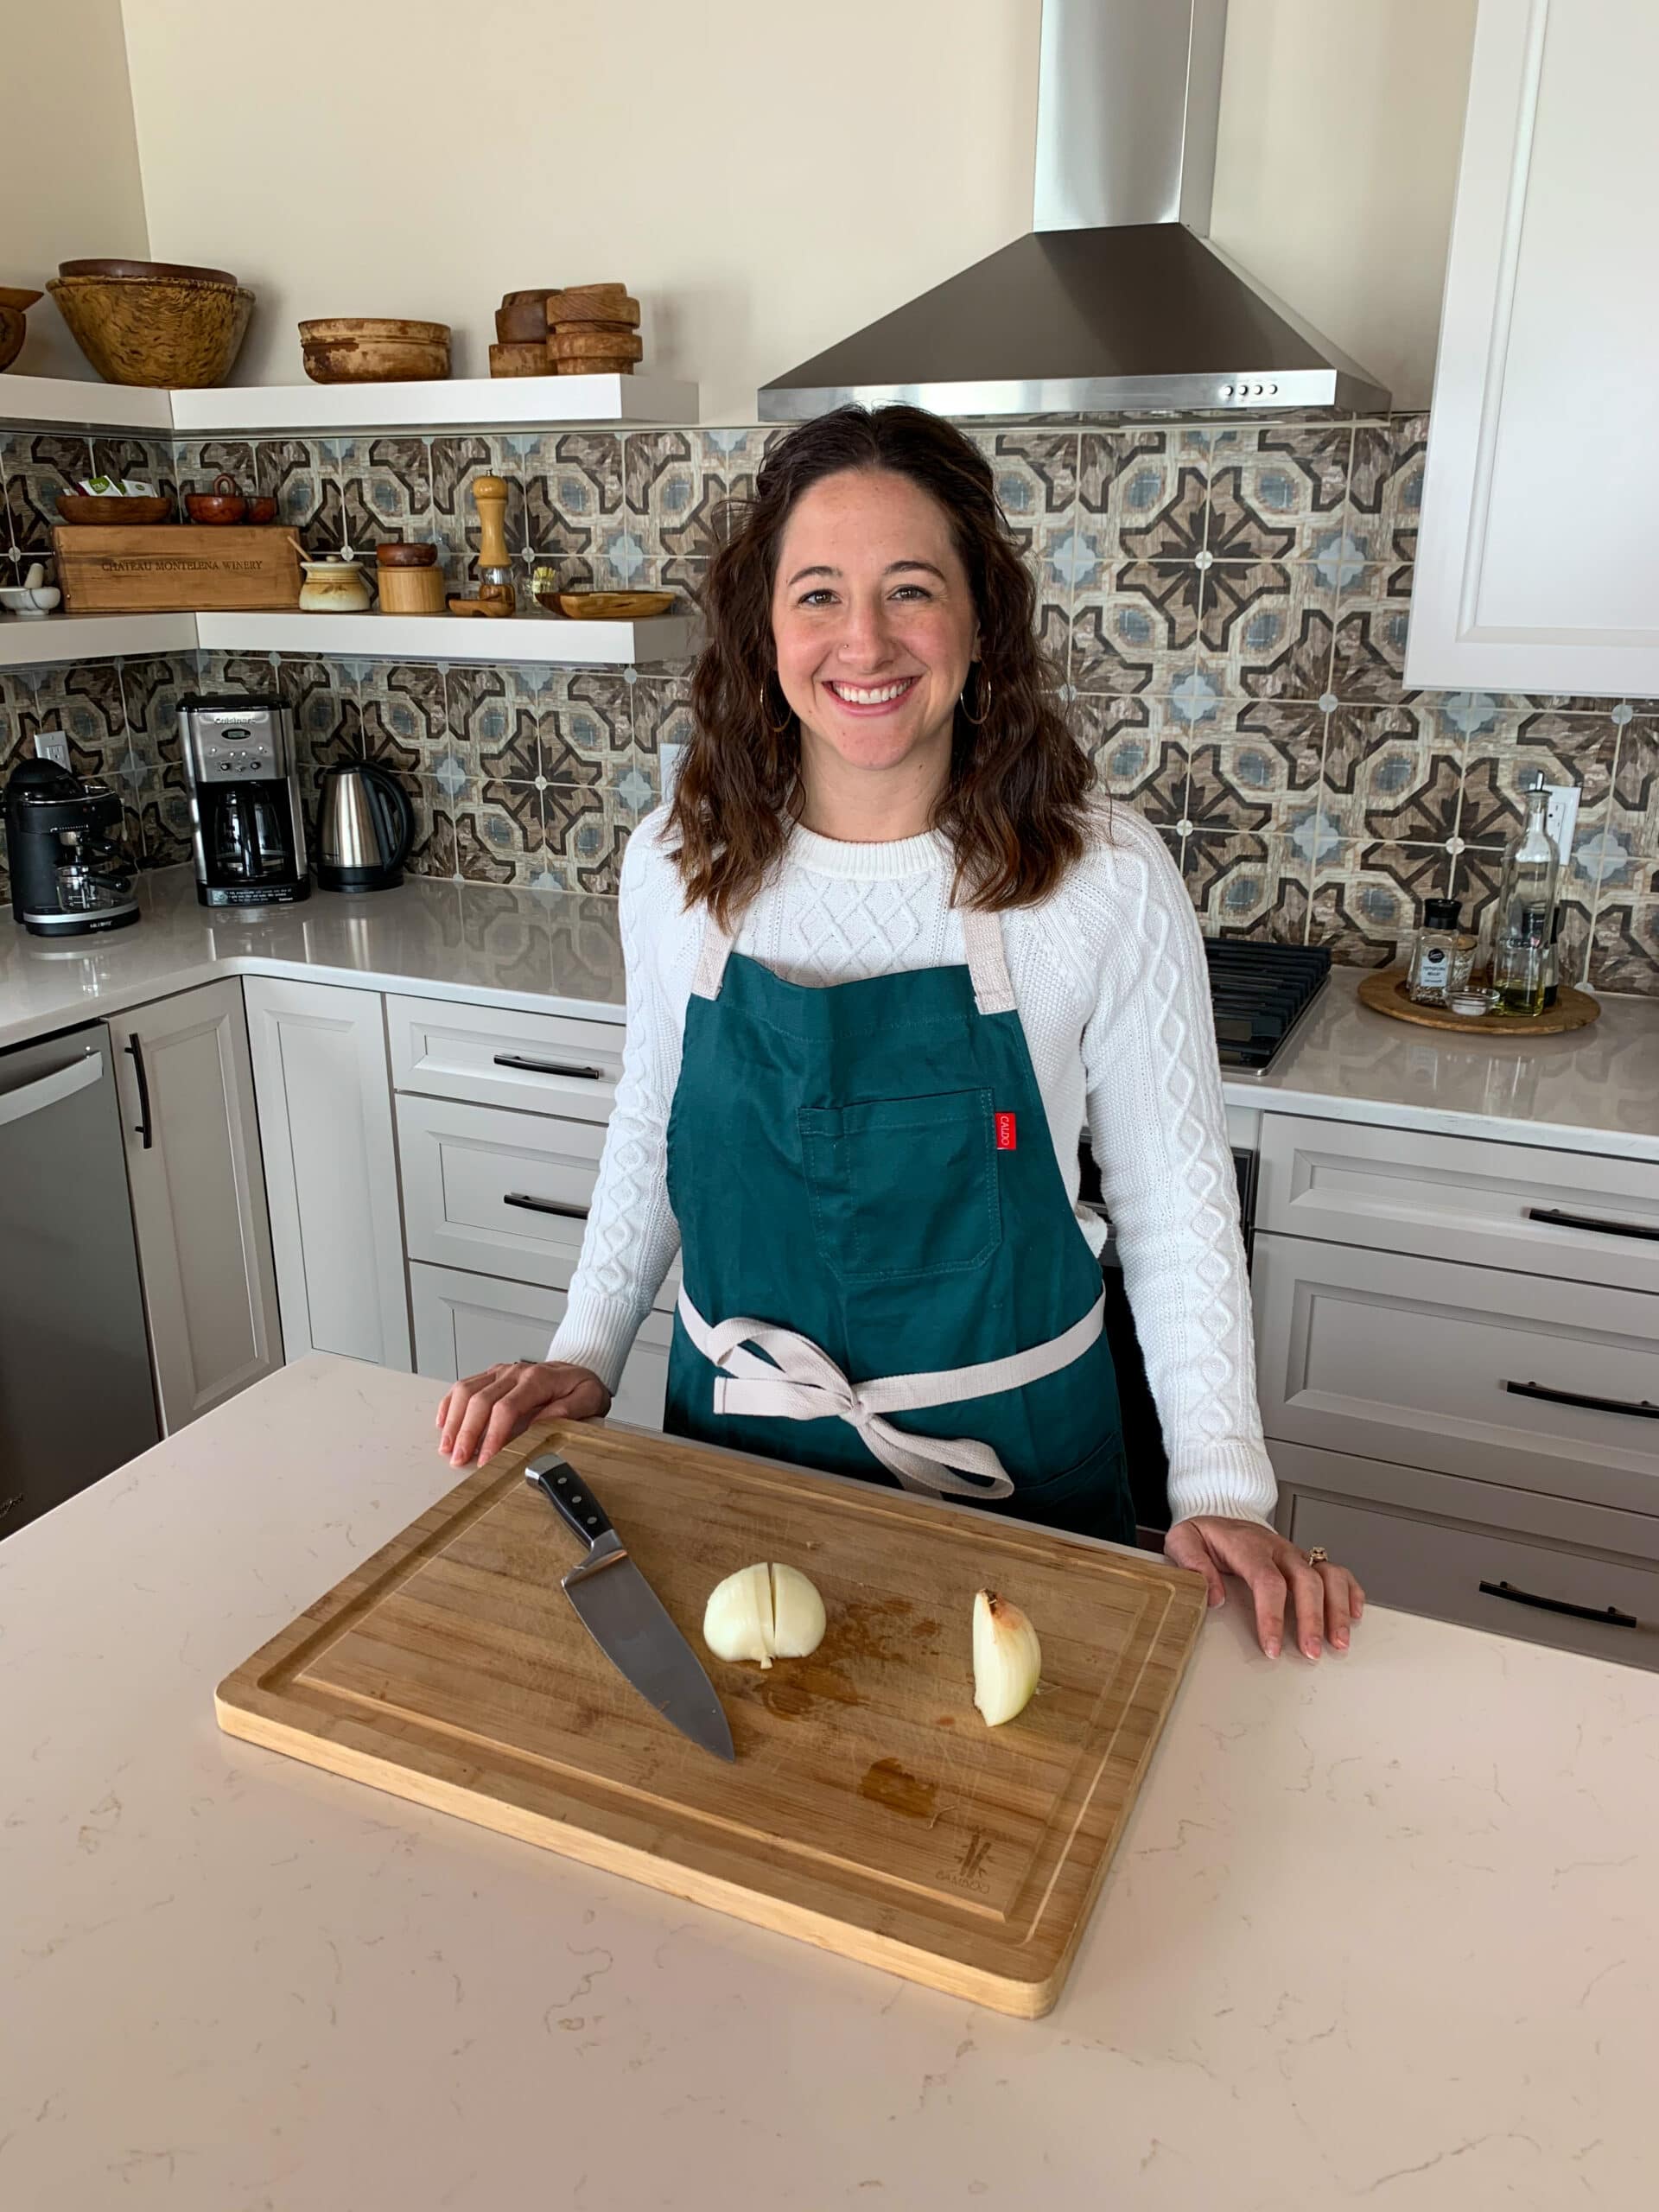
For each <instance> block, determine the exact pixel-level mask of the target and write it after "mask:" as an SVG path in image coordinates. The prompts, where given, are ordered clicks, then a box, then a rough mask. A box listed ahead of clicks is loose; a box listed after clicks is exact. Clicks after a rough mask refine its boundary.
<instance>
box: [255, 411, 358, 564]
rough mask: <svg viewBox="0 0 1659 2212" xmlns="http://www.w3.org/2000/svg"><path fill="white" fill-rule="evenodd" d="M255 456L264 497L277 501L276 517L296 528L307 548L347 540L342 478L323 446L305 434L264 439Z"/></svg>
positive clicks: (316, 548)
mask: <svg viewBox="0 0 1659 2212" xmlns="http://www.w3.org/2000/svg"><path fill="white" fill-rule="evenodd" d="M253 458H254V474H255V478H256V481H257V492H258V495H259V497H260V498H262V499H275V500H276V502H277V520H278V521H279V522H285V523H287V524H288V525H289V528H290V529H291V530H293V531H296V532H297V534H298V536H299V539H300V543H302V545H303V546H304V547H305V548H306V550H307V551H308V552H329V551H333V550H336V549H337V548H338V547H340V545H342V544H343V543H345V537H344V533H343V529H342V523H341V515H340V484H339V480H338V479H337V478H336V477H334V475H333V474H330V473H329V471H328V470H327V467H325V465H324V462H323V458H322V454H321V448H320V446H318V445H317V444H316V443H315V442H312V441H309V440H308V439H305V438H263V439H261V440H260V441H259V442H258V443H257V445H256V446H255V448H254V455H253Z"/></svg>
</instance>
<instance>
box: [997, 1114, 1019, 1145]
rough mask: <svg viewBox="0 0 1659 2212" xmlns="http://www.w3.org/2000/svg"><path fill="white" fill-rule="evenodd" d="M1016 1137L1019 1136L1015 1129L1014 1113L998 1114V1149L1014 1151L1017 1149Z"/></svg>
mask: <svg viewBox="0 0 1659 2212" xmlns="http://www.w3.org/2000/svg"><path fill="white" fill-rule="evenodd" d="M1016 1138H1017V1132H1016V1131H1015V1128H1014V1116H1013V1115H1012V1114H999V1115H998V1116H997V1117H996V1148H997V1150H998V1151H999V1152H1013V1151H1014V1150H1016V1149H1017V1143H1016Z"/></svg>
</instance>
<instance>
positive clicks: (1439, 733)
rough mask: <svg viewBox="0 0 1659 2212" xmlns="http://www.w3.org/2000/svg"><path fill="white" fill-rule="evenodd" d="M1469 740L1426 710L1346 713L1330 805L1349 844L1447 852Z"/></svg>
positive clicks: (1336, 714) (1331, 735)
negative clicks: (1437, 847)
mask: <svg viewBox="0 0 1659 2212" xmlns="http://www.w3.org/2000/svg"><path fill="white" fill-rule="evenodd" d="M1464 745H1465V740H1464V737H1463V734H1462V733H1461V731H1460V730H1459V729H1458V728H1456V727H1455V725H1453V726H1447V725H1446V724H1445V723H1444V722H1442V721H1438V720H1437V719H1436V718H1435V717H1434V715H1432V714H1431V713H1430V712H1429V711H1428V710H1427V709H1426V708H1421V707H1338V708H1337V709H1335V710H1334V711H1333V712H1332V715H1331V718H1330V723H1329V728H1328V730H1327V734H1326V739H1325V766H1324V771H1323V775H1322V791H1323V797H1322V806H1323V810H1324V813H1325V819H1326V820H1327V822H1328V823H1330V824H1331V826H1332V829H1334V831H1335V832H1336V834H1337V835H1338V836H1339V837H1341V838H1342V839H1343V841H1344V843H1348V844H1354V843H1363V844H1368V845H1378V846H1392V845H1401V846H1407V845H1409V846H1419V845H1430V844H1434V845H1440V846H1441V847H1444V846H1445V843H1446V840H1447V839H1448V838H1450V837H1452V836H1456V835H1457V829H1458V807H1459V801H1460V798H1461V796H1462V791H1463V769H1464Z"/></svg>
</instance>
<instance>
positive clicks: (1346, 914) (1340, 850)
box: [1308, 838, 1452, 968]
mask: <svg viewBox="0 0 1659 2212" xmlns="http://www.w3.org/2000/svg"><path fill="white" fill-rule="evenodd" d="M1451 884H1452V855H1450V854H1449V853H1448V852H1447V851H1446V849H1445V847H1444V846H1443V845H1401V844H1391V843H1385V842H1373V841H1371V840H1369V839H1363V838H1342V839H1340V840H1338V841H1336V842H1334V844H1333V846H1332V849H1330V850H1329V851H1328V852H1326V853H1325V854H1324V855H1322V856H1321V857H1320V858H1319V861H1318V862H1317V864H1316V866H1315V868H1314V871H1313V907H1312V910H1311V912H1310V914H1309V918H1308V942H1309V944H1328V945H1329V946H1330V947H1331V951H1332V957H1333V958H1334V959H1336V960H1338V961H1339V962H1341V963H1344V964H1345V965H1347V966H1350V967H1357V968H1386V967H1388V966H1389V965H1390V963H1392V962H1393V961H1394V960H1395V958H1396V957H1403V947H1404V945H1405V944H1406V942H1407V940H1408V938H1409V937H1410V935H1411V932H1412V931H1414V929H1415V928H1416V926H1417V924H1418V921H1419V919H1420V918H1421V913H1422V908H1423V901H1424V900H1425V899H1440V898H1444V897H1446V895H1447V893H1449V891H1450V889H1451Z"/></svg>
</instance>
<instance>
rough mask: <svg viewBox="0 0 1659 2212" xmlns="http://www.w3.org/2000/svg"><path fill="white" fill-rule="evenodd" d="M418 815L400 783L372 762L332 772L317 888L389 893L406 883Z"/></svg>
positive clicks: (326, 783)
mask: <svg viewBox="0 0 1659 2212" xmlns="http://www.w3.org/2000/svg"><path fill="white" fill-rule="evenodd" d="M414 842H415V814H414V810H413V809H412V808H411V807H410V803H409V798H408V795H407V794H406V792H405V791H404V787H403V785H401V784H400V783H399V782H398V781H397V778H396V777H395V776H394V775H392V774H391V773H390V772H389V771H388V770H386V769H385V768H378V767H377V766H375V764H374V763H373V761H372V760H353V761H351V762H349V763H347V764H346V766H341V767H337V768H330V769H328V770H327V772H325V774H324V776H323V779H322V791H321V797H320V798H318V801H317V887H318V889H319V890H321V891H390V890H391V888H392V887H393V886H394V885H395V884H399V883H401V882H402V881H403V880H404V861H405V860H406V859H407V858H408V856H409V849H410V845H412V844H413V843H414Z"/></svg>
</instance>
